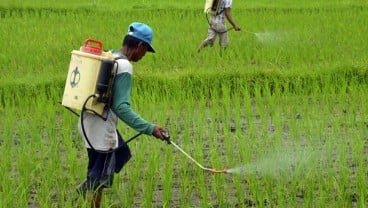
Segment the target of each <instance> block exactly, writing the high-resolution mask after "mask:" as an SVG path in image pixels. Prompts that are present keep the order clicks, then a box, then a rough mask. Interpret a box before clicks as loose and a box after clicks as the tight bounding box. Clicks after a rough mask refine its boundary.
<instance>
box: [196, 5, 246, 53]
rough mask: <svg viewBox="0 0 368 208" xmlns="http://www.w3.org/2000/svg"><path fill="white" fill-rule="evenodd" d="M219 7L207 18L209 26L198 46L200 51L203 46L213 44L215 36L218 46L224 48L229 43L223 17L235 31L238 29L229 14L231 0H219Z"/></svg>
mask: <svg viewBox="0 0 368 208" xmlns="http://www.w3.org/2000/svg"><path fill="white" fill-rule="evenodd" d="M220 1H221V2H220V3H219V4H220V5H219V8H218V10H217V12H216V14H214V15H213V16H211V18H210V20H209V28H208V33H207V38H206V39H205V40H204V41H202V43H201V44H200V45H199V47H198V52H200V51H201V50H202V49H203V48H204V47H207V46H211V47H212V46H213V43H214V42H215V40H216V37H217V36H219V43H220V46H221V47H223V48H226V47H227V46H228V44H229V38H228V33H227V32H228V29H227V28H226V23H225V18H226V19H227V21H228V22H229V23H230V24H231V25H232V28H234V30H236V31H240V27H239V26H238V25H237V24H236V23H235V21H234V20H233V18H232V16H231V5H232V0H220Z"/></svg>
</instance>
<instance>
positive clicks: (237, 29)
mask: <svg viewBox="0 0 368 208" xmlns="http://www.w3.org/2000/svg"><path fill="white" fill-rule="evenodd" d="M233 28H234V30H235V31H240V30H241V29H240V27H239V26H238V25H234V27H233Z"/></svg>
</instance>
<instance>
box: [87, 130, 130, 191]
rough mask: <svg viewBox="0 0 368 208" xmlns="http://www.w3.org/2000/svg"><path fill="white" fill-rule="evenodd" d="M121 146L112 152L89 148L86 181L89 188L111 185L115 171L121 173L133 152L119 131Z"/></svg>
mask: <svg viewBox="0 0 368 208" xmlns="http://www.w3.org/2000/svg"><path fill="white" fill-rule="evenodd" d="M118 144H119V147H118V148H117V149H116V150H114V151H110V152H101V151H95V150H93V149H90V148H87V153H88V159H89V160H88V171H87V180H86V181H85V182H84V184H85V186H86V187H87V188H88V189H92V190H97V189H99V188H108V187H111V185H112V184H113V180H114V173H119V172H120V170H121V169H122V168H123V166H124V165H125V164H126V163H127V162H128V161H129V160H130V158H131V154H130V149H129V147H128V145H127V144H126V143H125V142H124V140H123V139H122V137H121V135H120V134H119V132H118Z"/></svg>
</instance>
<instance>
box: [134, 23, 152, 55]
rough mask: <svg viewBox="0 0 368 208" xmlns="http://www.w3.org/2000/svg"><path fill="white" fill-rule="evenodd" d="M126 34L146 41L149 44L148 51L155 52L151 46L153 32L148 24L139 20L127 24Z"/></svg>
mask: <svg viewBox="0 0 368 208" xmlns="http://www.w3.org/2000/svg"><path fill="white" fill-rule="evenodd" d="M128 35H131V36H133V37H135V38H138V39H139V40H141V41H143V42H145V43H147V44H148V46H149V48H148V51H149V52H153V53H154V52H155V49H153V46H152V38H153V32H152V29H151V28H150V27H149V26H148V25H146V24H144V23H140V22H133V23H131V24H130V25H129V28H128Z"/></svg>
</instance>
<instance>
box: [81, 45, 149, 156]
mask: <svg viewBox="0 0 368 208" xmlns="http://www.w3.org/2000/svg"><path fill="white" fill-rule="evenodd" d="M111 52H112V54H113V55H114V56H115V57H117V60H116V62H117V74H116V77H115V80H114V83H113V88H112V105H111V109H108V111H109V112H108V114H107V119H106V121H105V120H103V119H102V118H101V117H100V116H98V115H95V114H93V113H89V112H84V113H83V126H84V129H85V132H86V135H87V139H88V141H89V142H90V143H91V144H92V146H93V148H94V149H96V150H105V151H106V150H110V149H114V148H116V147H117V146H118V139H117V132H116V127H117V123H118V120H119V119H120V120H122V121H123V122H124V123H125V124H127V125H128V126H130V127H131V128H133V129H134V130H136V131H138V132H142V133H144V134H148V135H152V132H153V129H154V125H153V124H151V123H149V122H147V121H146V120H144V119H143V118H142V117H141V116H139V115H138V114H137V113H136V112H135V111H133V109H132V108H131V106H130V102H131V99H130V96H131V89H132V81H133V80H132V75H133V66H132V64H131V63H130V62H129V61H128V60H127V59H126V58H125V57H124V56H123V55H122V54H120V53H119V52H118V51H111ZM79 130H80V133H81V135H82V137H83V138H84V140H85V145H86V147H87V148H91V147H90V145H89V143H88V142H87V140H86V138H85V137H84V134H83V131H82V123H81V119H79Z"/></svg>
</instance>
